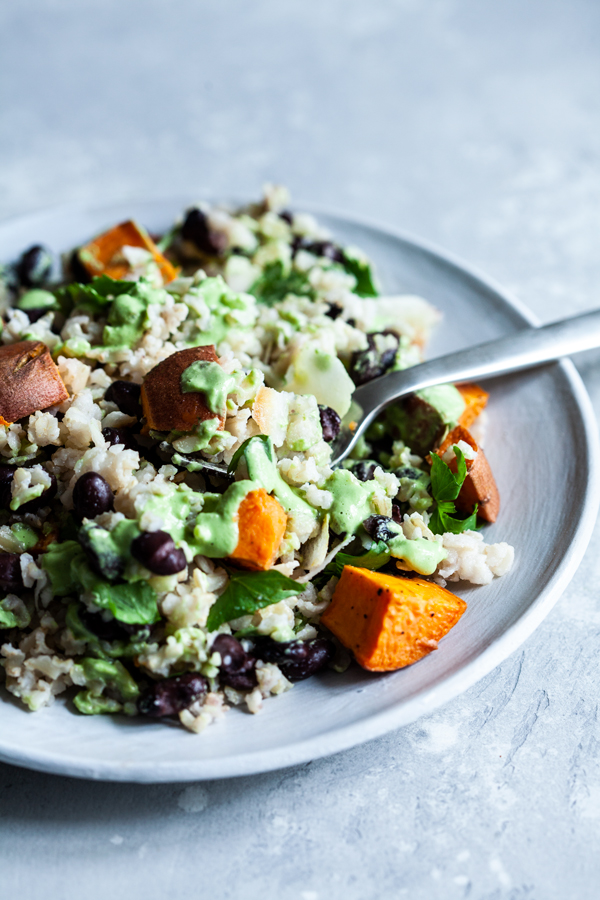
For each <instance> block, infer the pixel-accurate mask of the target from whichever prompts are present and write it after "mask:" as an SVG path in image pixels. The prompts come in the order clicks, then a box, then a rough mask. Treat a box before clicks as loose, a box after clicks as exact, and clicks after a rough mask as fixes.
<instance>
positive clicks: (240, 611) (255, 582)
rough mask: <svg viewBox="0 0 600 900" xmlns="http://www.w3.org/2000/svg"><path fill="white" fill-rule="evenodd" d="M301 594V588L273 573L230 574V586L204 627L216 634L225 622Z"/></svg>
mask: <svg viewBox="0 0 600 900" xmlns="http://www.w3.org/2000/svg"><path fill="white" fill-rule="evenodd" d="M303 590H304V585H302V584H298V582H296V581H292V579H291V578H286V576H285V575H282V574H281V572H274V571H273V570H272V569H271V570H270V571H269V572H244V573H241V572H230V574H229V584H228V585H227V587H226V588H225V590H224V592H223V593H222V594H221V596H220V597H218V598H217V600H216V601H215V602H214V603H213V605H212V607H211V609H210V612H209V614H208V620H207V622H206V627H207V628H208V630H209V631H215V629H217V628H218V627H219V625H222V624H223V623H224V622H229V621H231V619H237V618H239V616H245V615H249V614H250V613H253V612H256V610H257V609H263V607H265V606H270V605H271V604H272V603H277V602H278V601H279V600H285V599H286V597H293V596H295V595H296V594H301V593H302V591H303Z"/></svg>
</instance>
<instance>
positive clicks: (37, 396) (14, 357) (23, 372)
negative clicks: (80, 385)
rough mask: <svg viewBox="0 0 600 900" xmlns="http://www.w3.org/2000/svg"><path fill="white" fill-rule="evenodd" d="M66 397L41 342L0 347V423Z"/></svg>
mask: <svg viewBox="0 0 600 900" xmlns="http://www.w3.org/2000/svg"><path fill="white" fill-rule="evenodd" d="M68 397H69V394H68V392H67V389H66V387H65V386H64V384H63V381H62V378H61V377H60V373H59V371H58V369H57V367H56V364H55V362H54V360H53V359H52V357H51V356H50V351H49V349H48V347H47V346H46V345H45V344H43V343H42V342H41V341H19V342H18V343H17V344H6V345H5V346H4V347H0V419H3V420H4V423H11V422H16V421H17V420H18V419H22V418H23V417H24V416H30V415H31V413H34V412H37V411H38V409H47V408H48V407H49V406H54V405H55V404H56V403H62V401H63V400H67V399H68Z"/></svg>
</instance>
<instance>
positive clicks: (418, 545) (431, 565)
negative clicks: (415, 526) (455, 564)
mask: <svg viewBox="0 0 600 900" xmlns="http://www.w3.org/2000/svg"><path fill="white" fill-rule="evenodd" d="M388 547H389V548H390V553H391V554H392V556H394V557H395V558H396V559H402V560H404V562H405V563H406V564H407V565H408V566H410V567H411V569H413V570H414V571H415V572H418V573H419V575H433V573H434V572H435V570H436V568H437V566H438V563H441V561H442V560H443V559H445V558H446V556H447V555H448V554H447V553H446V551H445V550H444V548H443V547H442V545H441V544H439V543H438V542H437V541H428V540H427V539H426V538H413V539H412V540H410V541H409V540H407V538H405V537H404V536H403V535H402V534H399V535H398V537H395V538H392V540H391V541H390V542H389V544H388Z"/></svg>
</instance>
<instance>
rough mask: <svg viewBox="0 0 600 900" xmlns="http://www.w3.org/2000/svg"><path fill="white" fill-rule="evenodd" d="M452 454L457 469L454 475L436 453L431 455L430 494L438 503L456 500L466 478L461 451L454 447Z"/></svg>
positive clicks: (465, 468)
mask: <svg viewBox="0 0 600 900" xmlns="http://www.w3.org/2000/svg"><path fill="white" fill-rule="evenodd" d="M454 452H455V454H456V465H457V469H458V471H457V473H456V475H455V474H454V472H453V471H452V469H451V468H450V466H449V465H448V464H447V463H446V462H444V460H443V459H442V458H441V457H439V456H438V455H437V453H432V454H431V493H432V494H433V499H434V500H436V501H437V502H438V503H447V502H452V501H454V500H456V498H457V497H458V495H459V494H460V489H461V487H462V486H463V482H464V480H465V478H466V477H467V464H466V462H465V458H464V456H463V453H462V450H461V449H460V447H458V446H457V445H455V446H454Z"/></svg>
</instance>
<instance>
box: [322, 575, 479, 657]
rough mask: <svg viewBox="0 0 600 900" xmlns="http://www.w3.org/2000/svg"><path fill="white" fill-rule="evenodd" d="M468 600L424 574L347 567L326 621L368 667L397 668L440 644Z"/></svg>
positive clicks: (458, 617)
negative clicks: (411, 575) (401, 574)
mask: <svg viewBox="0 0 600 900" xmlns="http://www.w3.org/2000/svg"><path fill="white" fill-rule="evenodd" d="M466 608H467V604H466V603H465V601H464V600H461V598H460V597H457V596H456V595H455V594H452V593H450V591H447V590H446V589H445V588H442V587H439V585H437V584H433V583H432V582H431V581H425V580H424V579H423V578H398V577H397V576H395V575H384V574H382V573H381V572H374V571H371V570H370V569H359V568H356V567H355V566H344V569H343V571H342V577H341V578H340V580H339V581H338V583H337V586H336V589H335V591H334V593H333V597H332V599H331V603H330V605H329V606H328V607H327V609H326V610H325V612H324V613H323V615H322V616H321V622H322V624H323V625H325V626H326V628H329V630H330V631H331V632H333V634H334V635H335V636H336V637H337V638H338V640H339V641H340V642H341V643H342V644H343V645H344V647H347V648H348V650H351V651H352V652H353V653H354V656H355V658H356V661H357V663H358V664H359V665H361V666H362V667H363V669H368V670H369V671H371V672H391V671H393V670H394V669H401V668H403V667H404V666H410V665H411V664H412V663H414V662H416V661H417V660H418V659H421V658H422V657H423V656H427V654H428V653H431V651H432V650H435V649H437V643H438V641H439V640H441V638H443V637H444V635H445V634H447V633H448V632H449V631H450V629H451V628H452V627H453V626H454V625H456V623H457V622H458V620H459V619H460V617H461V616H462V614H463V613H464V611H465V609H466Z"/></svg>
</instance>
